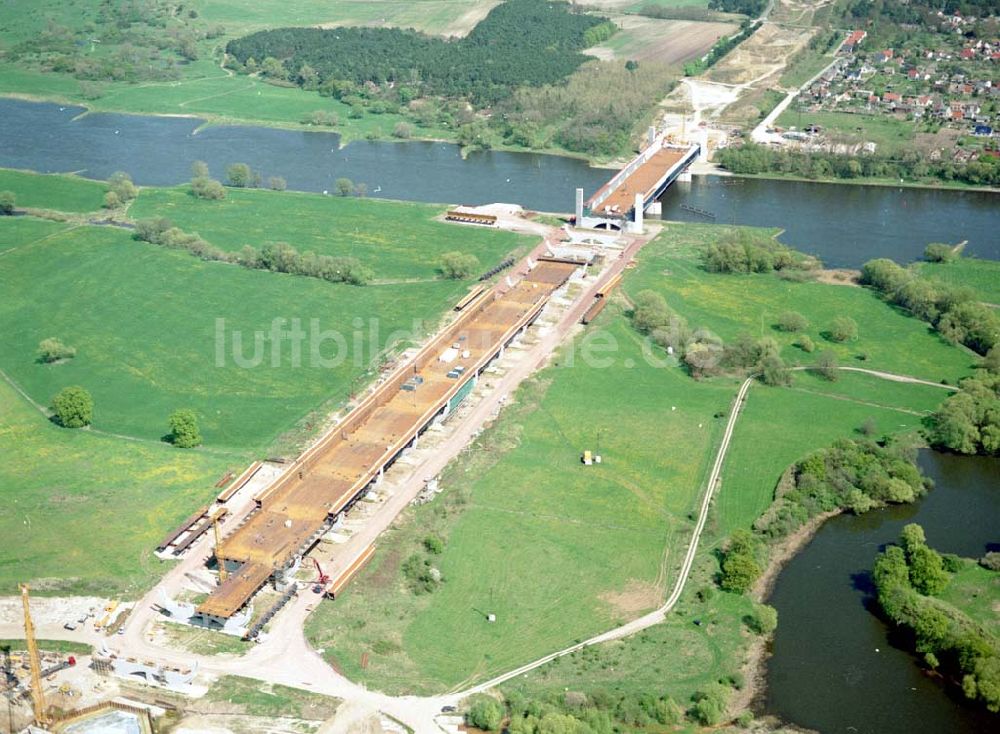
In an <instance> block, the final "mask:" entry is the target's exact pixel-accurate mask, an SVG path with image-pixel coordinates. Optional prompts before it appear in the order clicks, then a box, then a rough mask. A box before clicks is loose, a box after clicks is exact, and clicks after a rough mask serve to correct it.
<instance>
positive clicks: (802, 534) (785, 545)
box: [731, 472, 843, 714]
mask: <svg viewBox="0 0 1000 734" xmlns="http://www.w3.org/2000/svg"><path fill="white" fill-rule="evenodd" d="M786 475H787V472H786ZM782 480H784V477H782ZM842 512H843V510H831V511H830V512H824V513H821V514H819V515H817V516H816V517H813V518H812V519H810V520H809V521H808V522H806V523H805V524H804V525H803V526H802V527H800V528H799V529H798V530H796V531H795V532H794V533H792V534H791V535H788V536H786V537H785V538H784V539H783V540H782V541H781V542H780V543H777V544H776V545H774V546H772V547H771V549H770V552H769V555H768V563H767V566H766V567H765V568H764V572H763V573H762V574H761V576H760V578H759V579H757V583H756V584H754V586H753V588H752V589H751V591H750V596H751V598H753V600H754V601H755V602H757V603H759V604H766V603H767V600H768V598H769V597H770V595H771V592H772V591H773V590H774V585H775V583H776V582H777V580H778V576H779V575H780V574H781V571H782V570H783V569H784V568H785V566H787V565H788V563H789V561H791V560H792V559H793V558H794V557H795V556H796V555H798V553H799V552H800V551H801V550H802V549H803V548H805V547H806V546H807V545H808V544H809V542H810V541H811V540H812V539H813V538H814V537H816V533H818V532H819V529H820V528H821V527H823V523H825V522H826V521H827V520H829V519H830V518H832V517H836V516H837V515H839V514H841V513H842ZM778 624H781V619H780V618H779V619H778ZM772 639H773V637H772V636H770V635H768V636H767V637H756V638H754V640H753V642H751V643H750V649H749V651H748V653H747V659H746V663H745V665H744V667H743V675H744V676H745V679H746V685H745V686H744V687H743V690H741V691H739V693H738V694H737V696H736V697H735V698H734V700H733V701H732V705H731V708H732V710H734V711H743V710H747V709H749V710H750V711H753V712H755V714H756V713H762V712H763V711H764V696H765V694H766V692H767V661H768V658H769V657H770V646H771V642H772Z"/></svg>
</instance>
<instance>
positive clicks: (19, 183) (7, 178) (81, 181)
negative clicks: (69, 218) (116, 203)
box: [0, 168, 108, 213]
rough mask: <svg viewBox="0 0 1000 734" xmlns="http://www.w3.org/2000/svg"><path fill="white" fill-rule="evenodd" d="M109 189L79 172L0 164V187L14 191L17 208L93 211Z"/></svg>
mask: <svg viewBox="0 0 1000 734" xmlns="http://www.w3.org/2000/svg"><path fill="white" fill-rule="evenodd" d="M107 190H108V187H107V185H106V184H105V183H104V182H103V181H90V180H88V179H85V178H80V177H79V176H66V175H61V174H40V173H32V172H30V171H15V170H12V169H10V168H0V191H13V192H14V194H15V195H16V197H17V206H18V208H19V209H24V208H28V209H54V210H58V211H61V212H73V213H79V212H92V211H97V210H98V209H100V208H101V206H102V205H103V203H104V192H105V191H107Z"/></svg>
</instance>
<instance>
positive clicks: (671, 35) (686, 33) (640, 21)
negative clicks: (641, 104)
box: [587, 15, 738, 64]
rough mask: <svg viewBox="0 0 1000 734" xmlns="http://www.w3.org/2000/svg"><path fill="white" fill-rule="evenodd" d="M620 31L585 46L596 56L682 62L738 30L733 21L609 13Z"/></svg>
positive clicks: (703, 52)
mask: <svg viewBox="0 0 1000 734" xmlns="http://www.w3.org/2000/svg"><path fill="white" fill-rule="evenodd" d="M611 19H612V20H613V21H614V22H615V23H616V24H617V25H618V26H619V29H620V30H619V31H618V32H617V33H615V35H613V36H612V37H611V38H610V39H608V40H607V41H605V42H604V43H602V44H601V45H599V46H594V47H593V48H590V49H588V50H587V53H588V54H590V55H591V56H596V57H597V58H599V59H606V60H607V59H635V60H637V61H657V62H660V63H665V64H683V63H684V62H685V61H690V60H691V59H693V58H696V57H700V56H702V55H704V54H705V53H706V52H707V51H708V49H710V48H711V47H712V45H713V44H714V43H715V42H716V41H718V40H719V39H720V38H721V37H722V36H728V35H731V34H732V33H735V32H736V30H738V26H737V25H736V24H735V23H705V22H696V21H690V20H659V19H655V18H646V17H643V16H640V15H621V16H612V17H611Z"/></svg>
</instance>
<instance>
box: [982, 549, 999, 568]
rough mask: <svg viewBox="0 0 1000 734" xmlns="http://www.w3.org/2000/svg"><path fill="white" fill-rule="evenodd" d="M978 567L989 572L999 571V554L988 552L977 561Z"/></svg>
mask: <svg viewBox="0 0 1000 734" xmlns="http://www.w3.org/2000/svg"><path fill="white" fill-rule="evenodd" d="M979 565H980V566H982V567H983V568H988V569H989V570H990V571H1000V552H997V551H990V552H989V553H987V554H986V555H985V556H983V557H982V558H980V559H979Z"/></svg>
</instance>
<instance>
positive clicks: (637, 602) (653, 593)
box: [600, 579, 661, 617]
mask: <svg viewBox="0 0 1000 734" xmlns="http://www.w3.org/2000/svg"><path fill="white" fill-rule="evenodd" d="M660 596H661V595H660V591H659V589H657V588H656V586H654V585H653V584H650V583H647V582H645V581H637V580H636V579H631V580H629V582H628V583H627V584H625V588H624V589H622V590H621V591H615V592H607V593H604V594H601V596H600V599H601V601H603V602H607V603H608V604H610V605H611V607H612V609H614V611H615V612H617V613H618V614H622V615H626V616H629V617H633V616H635V615H637V614H639V613H640V612H645V611H647V610H648V609H652V608H654V607H656V605H657V604H659V603H660Z"/></svg>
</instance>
